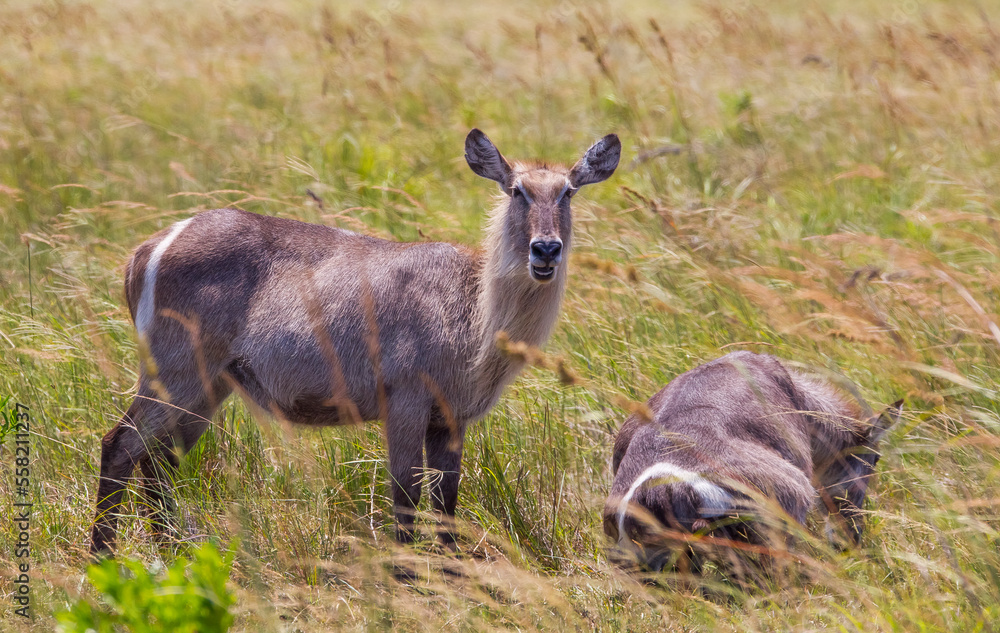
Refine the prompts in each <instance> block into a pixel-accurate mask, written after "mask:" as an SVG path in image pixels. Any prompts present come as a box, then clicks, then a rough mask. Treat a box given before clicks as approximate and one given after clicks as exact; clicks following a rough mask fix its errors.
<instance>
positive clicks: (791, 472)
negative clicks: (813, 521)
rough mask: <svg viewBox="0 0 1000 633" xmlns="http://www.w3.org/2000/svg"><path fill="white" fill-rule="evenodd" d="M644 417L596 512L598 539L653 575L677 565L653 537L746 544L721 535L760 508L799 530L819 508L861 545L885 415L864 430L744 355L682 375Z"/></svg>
mask: <svg viewBox="0 0 1000 633" xmlns="http://www.w3.org/2000/svg"><path fill="white" fill-rule="evenodd" d="M900 404H901V403H896V405H894V408H895V409H894V411H895V413H897V414H898V408H899V406H900ZM648 405H649V408H650V410H652V412H653V420H652V421H650V422H646V421H643V420H642V419H641V418H639V417H638V416H632V417H630V418H629V419H628V420H626V421H625V423H624V424H623V425H622V428H621V430H620V431H619V433H618V436H617V437H616V439H615V445H614V452H613V457H612V467H613V470H614V474H615V478H614V482H613V483H612V487H611V494H610V496H609V498H608V501H607V504H606V505H605V508H604V525H605V531H606V532H607V534H608V535H609V536H611V537H612V538H613V539H615V540H616V541H618V542H619V543H621V544H624V545H626V546H628V547H629V548H630V549H634V550H636V553H637V554H638V555H639V557H640V559H641V560H642V561H643V562H644V563H645V564H647V565H649V566H651V567H654V568H657V569H658V568H659V567H661V566H662V565H663V564H664V563H665V562H666V560H667V559H668V558H669V557H670V556H671V555H673V554H676V552H671V549H672V546H670V545H668V546H664V544H663V543H664V541H663V540H662V539H661V538H659V537H658V536H657V534H658V532H659V531H660V528H662V527H667V528H670V529H674V530H678V531H680V532H688V533H690V532H697V531H702V532H708V533H711V534H714V535H716V536H722V537H725V538H729V539H734V538H735V539H737V540H749V541H751V542H754V541H755V539H757V537H758V536H759V534H760V533H759V532H755V531H754V530H753V529H751V530H749V531H747V530H745V529H733V528H731V527H729V528H727V527H722V526H724V525H725V524H726V523H727V522H728V523H730V524H732V521H731V520H730V519H728V518H727V517H732V516H735V515H748V514H749V515H754V514H756V515H757V516H762V515H761V512H764V513H765V514H766V513H767V508H765V507H763V506H761V504H760V502H761V501H762V500H766V499H770V500H772V501H773V502H774V503H775V504H776V505H777V507H778V508H780V509H781V511H782V512H783V513H785V514H786V515H787V517H788V518H790V519H792V520H793V521H796V522H798V523H800V524H804V523H805V520H806V514H807V512H808V511H809V510H810V508H813V507H815V506H817V505H818V507H819V508H820V509H821V510H822V511H824V512H827V513H834V514H836V515H838V516H840V517H841V518H843V520H844V524H845V527H846V528H847V531H848V534H849V536H850V537H851V539H852V540H853V541H854V542H858V541H859V539H860V537H861V531H862V521H861V508H862V507H863V505H864V501H865V496H866V491H867V487H868V482H869V480H870V478H871V476H872V474H873V473H874V468H875V464H876V462H877V460H878V453H877V447H878V441H879V439H880V437H881V436H882V434H883V433H884V432H885V430H886V429H887V428H888V426H889V425H890V424H891V423H892V421H893V416H892V415H890V414H888V413H887V414H885V415H883V416H882V417H880V418H878V419H876V420H872V421H867V422H865V421H861V420H860V419H859V415H860V414H859V410H858V407H857V406H855V405H853V404H852V403H850V402H849V401H847V400H846V399H845V398H844V397H843V396H842V395H840V394H839V393H837V392H835V391H834V390H833V389H832V388H830V387H829V386H828V385H827V384H825V383H823V382H821V381H818V380H815V379H813V378H811V377H809V376H806V375H805V374H802V373H800V372H797V371H792V370H788V369H787V368H786V367H785V366H784V365H783V364H782V363H781V361H779V360H778V359H777V358H774V357H772V356H767V355H761V354H753V353H750V352H735V353H732V354H728V355H726V356H724V357H722V358H719V359H717V360H714V361H712V362H710V363H707V364H705V365H702V366H700V367H696V368H695V369H692V370H691V371H689V372H687V373H684V374H681V375H680V376H678V377H677V378H675V379H674V380H673V381H671V382H670V384H668V385H667V386H666V387H664V388H663V389H662V390H661V391H660V392H659V393H657V394H656V395H654V396H653V397H652V398H651V399H650V400H649V403H648ZM890 411H893V410H890ZM647 482H648V484H647ZM755 497H756V498H755ZM817 501H820V503H818V504H817ZM765 505H766V504H765ZM772 514H773V512H772ZM713 526H720V527H713ZM674 549H675V548H674Z"/></svg>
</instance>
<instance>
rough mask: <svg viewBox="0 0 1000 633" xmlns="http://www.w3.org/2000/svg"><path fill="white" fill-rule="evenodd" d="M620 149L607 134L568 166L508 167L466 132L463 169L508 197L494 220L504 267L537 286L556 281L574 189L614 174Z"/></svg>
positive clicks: (476, 134)
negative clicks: (465, 165)
mask: <svg viewBox="0 0 1000 633" xmlns="http://www.w3.org/2000/svg"><path fill="white" fill-rule="evenodd" d="M621 147H622V146H621V142H620V141H619V140H618V137H617V136H615V135H614V134H609V135H607V136H605V137H604V138H602V139H601V140H599V141H597V142H596V143H594V145H593V146H591V148H590V149H588V150H587V152H586V153H585V154H584V155H583V157H582V158H581V159H580V160H579V161H578V162H577V163H576V165H574V166H573V167H572V168H566V167H562V166H558V165H544V164H538V163H521V162H513V163H512V162H509V161H508V160H507V159H506V158H504V157H503V155H502V154H501V153H500V151H499V150H497V148H496V146H495V145H493V143H492V142H491V141H490V139H489V138H487V136H486V135H485V134H483V133H482V132H481V131H479V130H472V131H471V132H469V135H468V136H467V137H466V139H465V160H466V161H467V162H468V163H469V167H471V168H472V171H474V172H475V173H476V174H478V175H480V176H482V177H483V178H489V179H490V180H495V181H496V182H497V183H499V185H500V190H501V191H503V193H504V194H506V195H507V196H508V197H509V201H508V204H507V208H506V212H505V213H502V214H501V215H500V216H499V217H497V218H496V219H495V221H496V222H497V223H498V226H497V229H498V230H499V232H500V236H499V237H500V238H501V239H502V240H503V242H504V245H503V248H504V251H505V255H506V257H505V260H506V264H507V265H506V266H505V268H508V267H510V268H514V269H515V270H516V269H519V270H526V271H527V273H528V275H529V276H530V277H531V279H533V280H535V281H536V282H538V283H548V282H550V281H552V280H554V279H555V278H556V276H557V275H558V274H559V265H560V264H561V263H562V261H563V259H564V257H565V256H566V255H568V253H569V247H570V239H571V232H572V225H573V217H572V212H571V210H570V199H571V198H572V197H573V195H574V194H575V193H576V192H577V190H578V189H579V188H580V187H582V186H584V185H589V184H593V183H595V182H601V181H602V180H605V179H607V178H608V177H609V176H611V174H613V173H614V171H615V168H616V167H617V166H618V159H619V157H620V156H621ZM515 270H504V271H503V272H504V273H513V272H515Z"/></svg>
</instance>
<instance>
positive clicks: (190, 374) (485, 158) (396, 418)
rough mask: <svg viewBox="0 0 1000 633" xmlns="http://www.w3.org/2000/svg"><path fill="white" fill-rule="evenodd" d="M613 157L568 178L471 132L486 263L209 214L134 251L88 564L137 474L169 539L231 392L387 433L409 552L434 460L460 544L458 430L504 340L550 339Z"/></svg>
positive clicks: (509, 376)
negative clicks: (199, 446)
mask: <svg viewBox="0 0 1000 633" xmlns="http://www.w3.org/2000/svg"><path fill="white" fill-rule="evenodd" d="M620 152H621V144H620V142H619V141H618V138H617V137H616V136H614V135H609V136H606V137H604V138H603V139H601V140H600V141H598V142H597V143H595V144H594V145H593V146H591V148H590V149H589V150H587V152H586V153H585V154H584V155H583V157H582V158H580V160H579V161H578V162H577V163H576V164H575V165H574V166H572V167H564V166H559V165H543V164H540V163H534V162H517V161H509V160H507V159H506V158H504V156H503V155H501V154H500V152H499V151H498V150H497V148H496V147H495V146H494V145H493V143H492V142H490V140H489V139H488V138H487V137H486V135H485V134H483V133H482V132H480V131H479V130H472V131H471V132H470V133H469V135H468V137H467V138H466V142H465V158H466V161H467V162H468V164H469V166H470V168H471V169H472V170H473V171H474V172H475V173H477V174H478V175H480V176H483V177H486V178H489V179H491V180H494V181H496V182H497V183H498V184H499V185H500V188H501V192H502V193H503V194H504V195H503V197H502V200H501V201H500V202H499V204H498V205H497V207H496V208H495V209H494V211H493V213H492V215H491V217H490V220H489V229H488V231H487V234H486V237H485V238H484V240H483V243H482V247H481V248H480V249H479V250H472V249H469V248H466V247H463V246H460V245H454V244H448V243H432V242H422V243H398V242H392V241H387V240H382V239H376V238H373V237H369V236H366V235H359V234H357V233H353V232H351V231H345V230H342V229H336V228H330V227H325V226H318V225H314V224H306V223H304V222H297V221H294V220H287V219H280V218H275V217H269V216H264V215H257V214H253V213H247V212H244V211H240V210H238V209H216V210H213V211H206V212H204V213H201V214H199V215H196V216H194V217H191V218H188V219H186V220H184V221H181V222H178V223H177V224H174V225H173V226H172V227H169V228H167V229H165V230H163V231H161V232H159V233H157V234H156V235H154V236H153V237H152V238H150V239H149V240H148V241H147V242H145V243H144V244H142V245H141V246H139V247H138V248H137V249H136V251H135V253H134V254H133V256H132V259H131V261H130V262H129V266H128V272H127V275H126V280H125V290H126V299H127V301H128V306H129V310H130V311H131V313H132V315H133V318H134V320H135V323H136V328H137V330H138V334H139V341H140V352H141V355H142V359H141V363H140V374H139V388H138V394H137V395H136V398H135V399H134V400H133V402H132V404H131V406H129V408H128V411H127V412H126V413H125V415H124V416H123V417H122V419H121V421H120V422H119V423H118V424H117V425H116V426H115V427H114V428H113V429H111V431H110V432H109V433H108V434H107V435H106V436H105V437H104V439H103V441H102V451H101V478H100V485H99V489H98V503H97V518H96V520H95V523H94V530H93V534H92V543H91V550H92V552H94V553H102V552H107V551H109V550H110V548H111V547H112V545H113V542H114V538H115V533H116V525H117V517H118V513H119V510H118V508H119V506H120V504H121V500H122V493H123V490H124V488H125V486H126V485H127V483H128V482H129V480H130V479H131V477H132V474H133V471H134V469H135V467H136V466H138V467H139V469H140V470H141V471H142V473H143V477H144V479H143V486H142V490H143V492H144V493H145V496H146V503H145V507H147V508H151V509H152V511H153V514H154V517H153V518H154V525H162V526H164V527H169V526H168V525H167V524H168V519H169V517H170V516H171V511H170V505H171V501H170V495H169V490H168V489H167V488H166V485H165V483H164V481H165V478H164V477H163V472H162V471H163V470H164V469H165V468H166V469H169V468H172V467H175V466H176V465H177V463H178V456H179V455H180V454H181V453H183V452H184V451H187V450H189V449H190V448H191V447H192V446H193V445H194V443H195V442H197V441H198V438H199V437H200V436H201V434H202V433H203V432H204V431H205V429H206V428H207V426H208V424H209V420H210V419H211V417H212V414H213V412H214V411H215V410H216V408H217V407H218V406H219V404H220V403H221V402H222V400H224V399H225V398H226V397H227V396H228V395H229V394H230V393H231V392H232V391H237V392H238V393H239V394H240V395H242V396H243V397H244V398H245V399H246V400H248V401H250V402H251V403H252V404H254V405H255V406H256V407H257V408H258V409H260V410H262V411H263V412H266V413H269V414H271V415H273V416H275V417H279V418H283V419H286V420H289V421H291V422H296V423H303V424H343V423H350V422H361V421H366V420H382V421H384V422H385V424H386V438H387V445H388V453H389V471H390V474H391V476H392V482H391V483H392V496H393V507H394V511H395V515H396V519H397V538H399V539H400V540H401V541H409V540H411V539H412V538H413V517H414V511H415V508H416V505H417V503H418V501H419V499H420V496H421V479H422V476H423V473H422V470H423V468H422V467H423V463H424V459H423V458H424V449H425V448H426V453H427V464H428V466H429V467H430V468H432V469H434V470H436V471H439V472H440V473H441V475H440V476H439V477H436V478H435V480H434V484H433V487H432V491H431V492H432V495H431V497H432V502H433V506H434V508H435V509H436V510H438V511H440V513H441V514H442V516H443V523H444V525H445V527H446V529H445V531H444V532H443V533H442V537H443V538H444V539H445V540H446V541H447V542H449V543H450V542H451V540H452V539H453V536H452V533H451V530H450V525H451V519H452V517H453V516H454V512H455V504H456V502H457V498H458V482H459V471H460V465H461V456H462V443H463V440H464V437H465V429H466V427H467V425H468V424H470V423H471V422H473V421H475V420H477V419H478V418H480V417H482V416H483V415H485V414H486V412H487V411H489V409H490V408H491V407H492V406H493V405H494V404H495V403H496V401H497V399H498V398H499V397H500V393H501V391H502V390H503V388H504V387H505V386H506V385H507V384H508V383H509V382H510V381H511V380H513V378H514V377H515V376H516V374H517V372H518V370H519V369H520V368H521V366H522V364H523V362H522V361H519V360H518V359H516V358H511V357H507V356H505V355H503V354H502V353H500V351H498V350H497V348H496V345H495V341H496V338H497V336H498V334H500V333H501V332H503V333H505V334H506V335H507V336H508V338H509V339H510V340H513V341H524V342H525V343H527V344H530V345H542V344H543V343H544V342H545V340H546V339H547V338H548V336H549V333H550V332H551V331H552V328H553V326H554V324H555V321H556V318H557V316H558V312H559V305H560V301H561V299H562V295H563V290H564V288H565V284H566V279H567V272H566V265H565V263H566V259H567V257H568V254H569V251H570V248H571V245H572V210H571V208H570V201H571V199H572V198H573V196H574V195H575V194H576V192H577V191H578V190H579V188H580V187H583V186H584V185H587V184H591V183H595V182H600V181H602V180H604V179H606V178H608V177H609V176H611V174H612V173H613V172H614V170H615V168H616V166H617V165H618V160H619V156H620Z"/></svg>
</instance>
